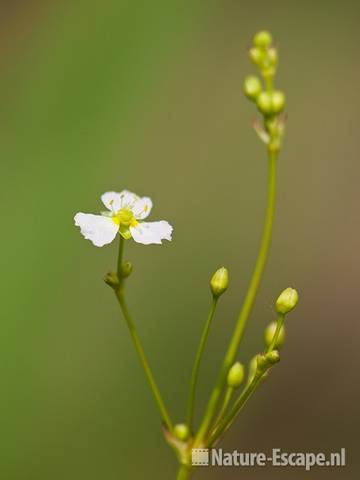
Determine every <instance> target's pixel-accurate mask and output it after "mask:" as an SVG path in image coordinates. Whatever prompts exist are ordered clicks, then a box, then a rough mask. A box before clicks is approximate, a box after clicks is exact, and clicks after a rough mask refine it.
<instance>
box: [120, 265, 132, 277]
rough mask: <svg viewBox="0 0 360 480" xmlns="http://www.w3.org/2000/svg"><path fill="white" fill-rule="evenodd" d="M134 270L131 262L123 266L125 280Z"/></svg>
mask: <svg viewBox="0 0 360 480" xmlns="http://www.w3.org/2000/svg"><path fill="white" fill-rule="evenodd" d="M132 270H133V266H132V263H131V262H124V263H123V264H122V265H121V273H122V277H123V278H127V277H128V276H129V275H131V272H132Z"/></svg>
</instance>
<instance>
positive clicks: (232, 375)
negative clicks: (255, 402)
mask: <svg viewBox="0 0 360 480" xmlns="http://www.w3.org/2000/svg"><path fill="white" fill-rule="evenodd" d="M244 376H245V369H244V365H242V364H241V363H240V362H236V363H234V365H233V366H232V367H231V368H230V370H229V373H228V376H227V384H228V386H229V387H232V388H238V387H240V385H241V384H242V382H243V380H244Z"/></svg>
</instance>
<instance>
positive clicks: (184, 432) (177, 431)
mask: <svg viewBox="0 0 360 480" xmlns="http://www.w3.org/2000/svg"><path fill="white" fill-rule="evenodd" d="M174 435H175V437H176V438H177V439H178V440H181V441H182V442H185V441H186V440H187V439H188V438H189V437H190V429H189V427H188V426H187V425H185V423H178V424H177V425H175V427H174Z"/></svg>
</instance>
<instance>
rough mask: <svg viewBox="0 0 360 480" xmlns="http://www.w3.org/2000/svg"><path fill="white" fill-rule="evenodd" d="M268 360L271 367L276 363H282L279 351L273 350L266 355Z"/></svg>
mask: <svg viewBox="0 0 360 480" xmlns="http://www.w3.org/2000/svg"><path fill="white" fill-rule="evenodd" d="M266 359H267V361H268V364H269V365H275V363H278V362H280V354H279V352H278V351H277V350H272V351H271V352H269V353H267V354H266Z"/></svg>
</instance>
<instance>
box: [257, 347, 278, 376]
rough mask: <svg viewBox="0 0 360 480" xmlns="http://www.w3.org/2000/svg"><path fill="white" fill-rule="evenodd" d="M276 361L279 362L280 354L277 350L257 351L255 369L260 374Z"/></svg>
mask: <svg viewBox="0 0 360 480" xmlns="http://www.w3.org/2000/svg"><path fill="white" fill-rule="evenodd" d="M278 362H280V355H279V352H278V351H277V350H272V351H271V352H269V353H259V355H258V356H257V371H258V372H260V373H261V374H262V373H264V372H265V371H266V370H268V369H269V368H270V367H271V366H272V365H274V364H275V363H278Z"/></svg>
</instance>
